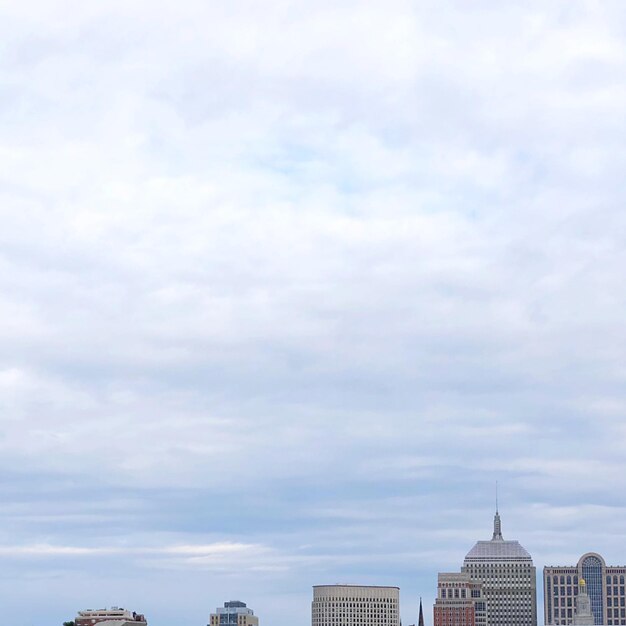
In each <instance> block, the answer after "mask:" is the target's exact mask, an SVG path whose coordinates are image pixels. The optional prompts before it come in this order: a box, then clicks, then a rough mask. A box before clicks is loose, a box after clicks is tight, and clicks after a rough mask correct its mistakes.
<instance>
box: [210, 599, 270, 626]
mask: <svg viewBox="0 0 626 626" xmlns="http://www.w3.org/2000/svg"><path fill="white" fill-rule="evenodd" d="M209 626H259V618H258V617H257V616H256V615H255V614H254V611H253V610H252V609H249V608H248V607H247V606H246V603H245V602H241V601H240V600H231V601H230V602H224V606H223V607H221V606H220V607H218V608H217V609H216V610H215V613H211V617H210V620H209Z"/></svg>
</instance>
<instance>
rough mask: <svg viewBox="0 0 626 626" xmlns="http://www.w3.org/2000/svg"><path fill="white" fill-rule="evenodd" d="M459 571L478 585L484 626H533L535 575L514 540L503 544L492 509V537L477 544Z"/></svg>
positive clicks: (532, 567) (535, 615)
mask: <svg viewBox="0 0 626 626" xmlns="http://www.w3.org/2000/svg"><path fill="white" fill-rule="evenodd" d="M461 571H462V572H463V573H465V574H468V575H469V577H470V579H471V581H472V582H478V583H482V591H483V598H484V601H485V603H486V613H487V615H486V621H487V626H537V573H536V569H535V566H534V565H533V560H532V557H531V556H530V554H529V553H528V552H527V551H526V550H525V549H524V548H523V547H522V546H521V545H520V544H519V542H517V541H505V540H504V538H503V537H502V522H501V520H500V514H499V513H498V509H497V507H496V514H495V517H494V522H493V537H492V538H491V540H490V541H478V542H477V543H476V545H475V546H474V547H473V548H472V549H471V550H470V551H469V552H468V553H467V556H466V557H465V560H464V562H463V567H462V568H461Z"/></svg>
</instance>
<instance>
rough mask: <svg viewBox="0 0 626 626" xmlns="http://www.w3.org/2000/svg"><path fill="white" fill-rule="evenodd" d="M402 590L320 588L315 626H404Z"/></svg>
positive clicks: (316, 591) (313, 609) (315, 603)
mask: <svg viewBox="0 0 626 626" xmlns="http://www.w3.org/2000/svg"><path fill="white" fill-rule="evenodd" d="M399 604H400V589H399V588H398V587H374V586H360V585H316V586H315V587H313V603H312V606H311V618H312V626H400V610H399V608H400V607H399Z"/></svg>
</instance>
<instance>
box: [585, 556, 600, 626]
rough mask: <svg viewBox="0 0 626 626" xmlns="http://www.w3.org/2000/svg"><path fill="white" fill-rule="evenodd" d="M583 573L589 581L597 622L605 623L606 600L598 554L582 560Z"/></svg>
mask: <svg viewBox="0 0 626 626" xmlns="http://www.w3.org/2000/svg"><path fill="white" fill-rule="evenodd" d="M582 574H583V578H584V579H585V582H586V583H587V593H588V594H589V600H591V612H592V613H593V621H594V623H595V624H604V602H603V594H602V582H603V580H602V578H603V577H602V562H601V561H600V559H599V558H598V557H597V556H588V557H586V558H585V560H584V561H583V562H582Z"/></svg>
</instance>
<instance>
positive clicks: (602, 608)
mask: <svg viewBox="0 0 626 626" xmlns="http://www.w3.org/2000/svg"><path fill="white" fill-rule="evenodd" d="M625 578H626V566H624V565H607V564H606V563H605V561H604V559H603V558H602V557H601V556H600V555H599V554H597V553H595V552H587V554H583V555H582V556H581V557H580V559H579V560H578V563H577V564H576V565H565V566H563V565H561V566H548V567H544V568H543V597H544V602H543V610H544V616H545V623H546V625H547V626H569V625H570V624H574V617H575V613H576V605H577V599H578V596H579V593H580V587H581V584H582V581H583V580H584V581H585V583H586V585H585V590H586V592H587V595H588V597H589V603H590V606H591V612H592V614H593V623H594V624H596V626H598V625H600V624H606V625H607V626H626V588H625V587H626V585H625Z"/></svg>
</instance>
